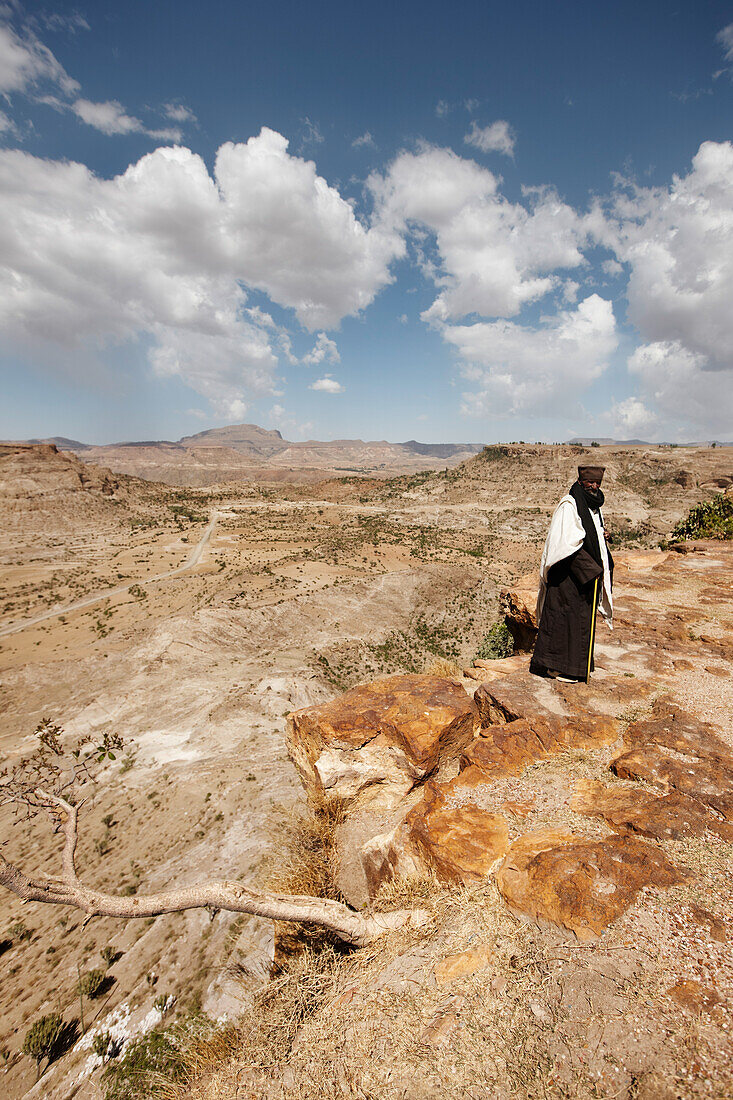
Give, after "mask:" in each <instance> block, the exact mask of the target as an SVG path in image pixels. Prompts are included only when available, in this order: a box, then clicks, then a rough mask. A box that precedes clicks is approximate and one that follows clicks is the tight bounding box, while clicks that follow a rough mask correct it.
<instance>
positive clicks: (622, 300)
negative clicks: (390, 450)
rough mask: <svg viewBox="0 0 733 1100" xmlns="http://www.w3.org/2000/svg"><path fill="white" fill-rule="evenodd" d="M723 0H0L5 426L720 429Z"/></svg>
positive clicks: (731, 149)
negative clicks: (252, 2)
mask: <svg viewBox="0 0 733 1100" xmlns="http://www.w3.org/2000/svg"><path fill="white" fill-rule="evenodd" d="M732 81H733V23H732V22H731V11H730V7H729V5H726V4H724V3H718V2H710V3H706V4H704V5H696V4H693V3H691V2H684V3H682V4H681V5H679V6H678V8H677V10H676V11H674V12H673V11H671V10H670V9H669V7H668V5H663V4H661V3H660V2H658V0H654V2H652V3H649V4H646V5H643V6H642V7H641V8H639V6H637V5H633V4H631V3H629V2H623V3H620V4H617V5H614V6H613V7H612V8H609V9H598V8H589V7H588V5H586V4H582V3H580V2H576V0H573V2H571V3H568V4H565V5H562V7H561V8H558V7H550V6H547V5H542V4H540V3H538V2H537V0H532V2H530V0H520V2H519V3H516V4H513V5H485V4H479V3H477V2H467V3H464V4H461V5H459V6H458V7H457V8H456V7H454V8H452V9H450V10H447V9H445V8H444V7H443V6H442V5H438V4H437V3H435V2H429V3H427V4H426V3H421V4H420V5H418V4H416V3H414V2H413V0H408V2H407V3H405V4H403V5H400V6H399V10H395V9H394V6H393V5H387V4H386V3H383V2H377V3H376V4H374V5H371V6H370V8H369V11H368V13H367V12H365V11H364V9H363V7H361V6H358V5H355V4H347V5H343V4H340V5H336V4H334V3H332V2H330V0H328V2H326V3H324V4H322V5H319V8H318V13H317V17H316V13H315V12H314V10H313V9H308V8H305V7H303V6H298V5H295V4H293V3H290V2H288V3H285V2H281V3H278V4H275V5H273V6H270V7H269V8H268V9H267V10H264V9H263V10H255V9H250V8H245V7H243V6H242V5H236V4H235V3H233V0H214V2H213V3H212V4H210V5H208V6H207V7H206V9H202V8H201V7H200V6H198V5H193V4H190V3H187V2H186V3H181V2H179V3H177V4H175V5H174V4H173V3H172V2H171V0H161V2H160V3H158V4H156V5H144V4H139V3H132V4H129V5H126V6H125V9H124V11H122V10H121V9H120V8H119V5H117V4H114V3H112V0H95V3H94V4H93V5H91V4H87V5H84V4H83V3H82V4H80V5H78V6H77V5H71V4H64V3H61V4H54V5H52V6H49V7H45V8H43V9H36V8H35V7H34V6H31V5H25V6H24V5H22V4H20V3H17V2H14V0H13V2H5V3H0V93H2V96H3V99H2V104H1V105H0V204H1V205H0V209H1V210H2V214H0V288H1V290H2V293H1V294H0V346H1V348H2V350H1V351H0V370H1V371H2V385H3V393H4V396H5V401H4V402H3V403H2V409H1V410H0V436H2V437H5V438H16V439H18V438H24V437H39V438H42V437H46V436H66V437H70V438H74V439H79V440H82V441H83V442H88V443H106V442H110V441H111V440H113V439H115V440H122V439H177V438H179V437H181V436H185V435H192V434H195V433H196V432H198V431H202V430H204V429H207V428H211V427H218V426H221V425H224V424H229V423H239V422H242V421H248V422H250V423H256V424H261V425H262V426H263V427H265V428H277V429H279V430H280V431H281V432H282V434H283V435H284V436H285V437H286V438H290V439H293V440H298V439H306V438H311V439H323V440H327V439H333V438H337V437H340V438H362V439H389V440H408V439H413V438H414V439H420V440H424V441H426V442H456V441H464V440H486V441H493V440H497V441H501V440H511V439H520V438H522V439H528V440H546V441H554V440H563V439H568V438H571V437H573V436H586V437H593V436H599V437H601V436H603V437H615V438H630V437H641V438H645V439H652V440H656V439H665V440H672V441H675V440H679V441H681V440H690V439H698V440H699V439H706V438H729V436H730V428H729V425H730V423H731V422H733V312H732V311H731V309H730V302H731V301H732V300H733V143H732V141H731V138H733V134H731V118H733V114H732V112H731V106H733V95H732V92H733V84H732Z"/></svg>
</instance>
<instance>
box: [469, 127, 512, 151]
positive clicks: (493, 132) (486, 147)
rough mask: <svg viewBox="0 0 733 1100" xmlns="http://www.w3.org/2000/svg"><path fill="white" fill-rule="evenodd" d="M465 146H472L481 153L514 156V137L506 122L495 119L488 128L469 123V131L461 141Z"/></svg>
mask: <svg viewBox="0 0 733 1100" xmlns="http://www.w3.org/2000/svg"><path fill="white" fill-rule="evenodd" d="M463 140H464V141H465V142H466V144H467V145H474V146H475V147H476V148H477V149H480V150H481V152H482V153H504V155H505V156H507V157H511V156H514V144H515V142H516V136H515V134H514V131H513V130H512V128H511V126H510V125H509V123H508V122H505V121H504V119H497V120H496V122H492V123H491V125H490V126H484V127H481V126H479V125H478V124H477V123H476V122H472V123H471V129H470V130H469V132H468V133H467V134H466V136H465V137H464V139H463Z"/></svg>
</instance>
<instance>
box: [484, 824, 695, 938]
mask: <svg viewBox="0 0 733 1100" xmlns="http://www.w3.org/2000/svg"><path fill="white" fill-rule="evenodd" d="M689 878H690V876H689V874H688V873H687V872H682V871H680V870H679V869H678V868H676V867H675V866H674V865H673V864H672V863H670V862H669V860H668V859H667V858H666V857H665V856H664V855H663V853H662V852H660V851H659V849H657V848H653V847H652V846H651V845H649V844H645V843H644V842H643V841H641V840H637V839H636V837H629V836H624V837H621V836H612V837H608V838H606V839H605V840H585V839H583V838H580V837H577V836H574V835H573V834H572V833H569V832H565V831H563V830H559V829H541V830H536V831H534V832H530V833H527V834H526V835H525V836H522V837H520V838H519V839H518V840H515V841H514V843H513V844H512V846H511V848H510V849H509V852H508V854H507V856H506V859H505V860H504V862H503V864H502V865H501V867H500V869H499V871H498V872H497V875H496V882H497V886H498V888H499V892H500V893H501V895H502V897H503V898H504V900H505V902H506V903H507V905H508V906H509V908H510V909H511V910H512V912H514V913H516V914H517V915H519V916H524V917H527V918H529V919H530V920H532V921H534V922H536V923H537V924H554V925H557V926H559V927H560V928H564V929H566V930H567V931H569V932H572V933H574V935H575V936H577V938H578V939H579V940H581V941H586V940H591V939H594V938H595V937H596V936H599V935H600V934H601V933H602V932H603V930H604V929H605V928H607V927H608V925H609V924H610V923H611V922H612V921H614V920H616V918H617V917H619V916H621V914H622V913H624V912H625V911H626V909H628V907H629V906H630V905H631V904H632V902H633V901H634V898H635V897H636V895H637V894H638V892H639V891H640V890H641V889H643V888H644V887H645V886H674V885H676V884H677V883H682V882H687V881H689Z"/></svg>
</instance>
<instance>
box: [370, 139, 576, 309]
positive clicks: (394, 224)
mask: <svg viewBox="0 0 733 1100" xmlns="http://www.w3.org/2000/svg"><path fill="white" fill-rule="evenodd" d="M369 187H370V188H371V190H372V192H373V194H374V196H375V199H376V204H377V213H378V218H379V224H380V225H382V226H383V227H384V230H385V232H392V233H394V234H397V233H399V234H402V233H407V232H412V233H413V235H418V234H422V235H423V236H424V233H425V230H427V231H428V232H431V233H433V234H434V235H435V243H436V246H437V251H438V254H439V260H440V264H439V265H438V266H436V265H435V264H432V265H431V264H430V263H426V264H424V265H423V273H424V274H425V275H426V277H427V278H430V279H432V280H433V281H434V282H435V283H436V285H437V286H438V287H439V288H441V289H440V293H439V294H438V297H437V298H436V299H435V301H434V302H433V304H432V306H431V307H430V308H429V309H428V310H426V311H425V312H424V313H423V315H422V316H423V319H424V320H427V321H429V322H432V323H442V322H447V321H449V320H455V319H458V318H461V317H465V316H466V315H467V314H470V313H477V314H479V315H481V316H484V317H491V316H493V317H512V316H515V315H516V314H517V313H519V312H520V310H521V309H522V307H523V306H524V305H525V304H527V303H529V302H533V301H536V300H537V299H539V298H541V297H543V296H544V295H545V294H547V293H549V292H550V291H551V290H554V289H559V288H561V287H562V284H563V280H562V279H560V278H559V277H558V276H557V275H556V274H555V271H556V270H557V269H558V268H573V267H577V266H579V265H581V264H582V263H583V262H584V260H583V256H582V253H581V251H580V247H581V245H583V244H584V243H585V240H586V238H587V234H588V226H587V225H586V221H585V220H584V219H583V218H581V217H579V216H578V214H576V212H575V211H574V210H573V209H572V208H571V207H569V206H567V205H566V204H565V203H563V202H562V201H561V200H560V199H559V198H558V197H557V195H556V194H555V193H554V192H553V191H552V190H550V189H548V188H533V189H526V191H525V197H526V200H527V205H526V206H523V205H522V204H521V203H510V202H508V201H507V200H506V199H505V198H503V197H502V196H501V195H500V194H499V180H498V179H497V177H496V176H495V175H494V174H493V173H492V172H490V171H489V170H488V169H486V168H482V167H480V166H479V165H478V164H476V163H475V161H472V160H467V159H464V158H461V157H458V156H456V154H455V153H453V152H452V151H451V150H449V149H438V148H434V147H432V146H426V147H424V148H423V149H421V150H420V151H419V152H418V153H401V154H400V155H399V156H398V157H397V158H396V159H395V160H394V161H393V162H392V164H391V165H390V167H389V169H388V171H387V173H386V174H385V175H384V176H381V175H378V174H376V173H375V174H373V175H372V176H371V177H370V179H369Z"/></svg>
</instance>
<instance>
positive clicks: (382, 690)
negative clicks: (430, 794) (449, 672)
mask: <svg viewBox="0 0 733 1100" xmlns="http://www.w3.org/2000/svg"><path fill="white" fill-rule="evenodd" d="M477 728H478V714H477V711H476V707H475V705H474V703H473V702H472V701H471V699H470V697H469V696H468V695H467V694H466V692H465V691H464V690H463V688H462V687H461V685H460V684H458V683H456V682H455V681H453V680H448V679H445V678H442V677H437V676H389V677H386V678H385V679H383V680H375V681H373V682H372V683H370V684H365V685H362V686H359V687H355V688H352V689H351V691H347V692H346V693H345V694H344V695H341V696H340V697H339V698H338V699H335V700H333V701H332V702H330V703H323V704H321V705H320V706H315V707H306V708H305V709H304V710H299V711H295V712H294V713H293V714H291V715H290V717H289V719H288V733H287V743H288V753H289V755H290V758H291V760H292V761H293V763H294V764H295V767H296V768H297V769H298V772H299V774H300V777H301V779H302V781H303V785H304V786H305V789H306V792H307V794H308V797H309V799H310V801H311V802H312V803H313V804H314V805H316V806H319V805H322V804H323V803H324V801H326V800H328V799H329V798H338V799H342V800H350V799H353V798H355V797H357V796H358V795H361V794H362V793H363V792H366V791H369V794H370V797H373V796H375V795H384V796H385V797H386V798H389V799H392V800H395V799H398V798H399V797H400V796H401V795H404V794H406V793H407V792H408V791H409V790H410V789H411V788H412V787H413V786H414V784H415V783H416V782H417V781H418V780H421V779H424V778H425V776H427V775H430V774H431V773H432V772H434V771H435V769H436V768H437V767H438V766H439V765H440V763H441V762H442V761H443V760H444V759H446V758H448V757H450V756H456V755H458V754H459V753H460V752H461V751H462V749H464V748H465V747H466V745H468V743H469V742H470V741H471V739H472V737H473V735H474V732H475V731H476V729H477Z"/></svg>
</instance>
